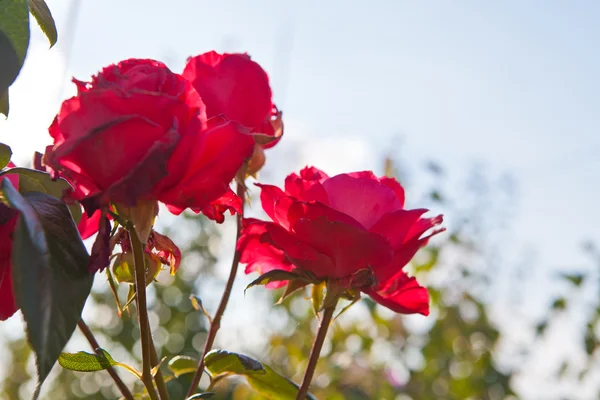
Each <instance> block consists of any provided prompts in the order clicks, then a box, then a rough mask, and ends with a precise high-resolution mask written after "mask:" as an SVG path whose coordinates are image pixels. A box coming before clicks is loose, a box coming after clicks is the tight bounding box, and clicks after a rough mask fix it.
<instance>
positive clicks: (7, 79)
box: [0, 0, 29, 116]
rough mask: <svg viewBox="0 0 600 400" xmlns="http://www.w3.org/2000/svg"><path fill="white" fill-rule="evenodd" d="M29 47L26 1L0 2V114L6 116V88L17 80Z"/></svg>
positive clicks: (4, 0)
mask: <svg viewBox="0 0 600 400" xmlns="http://www.w3.org/2000/svg"><path fill="white" fill-rule="evenodd" d="M28 46H29V11H28V1H27V0H2V1H0V60H2V62H1V63H0V113H2V114H4V115H6V116H8V87H9V86H10V85H11V84H12V83H13V82H14V81H15V79H17V76H18V75H19V71H20V70H21V67H22V66H23V62H24V61H25V54H27V47H28Z"/></svg>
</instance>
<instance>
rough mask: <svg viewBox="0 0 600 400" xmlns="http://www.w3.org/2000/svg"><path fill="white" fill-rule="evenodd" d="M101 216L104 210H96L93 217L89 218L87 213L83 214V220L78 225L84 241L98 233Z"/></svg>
mask: <svg viewBox="0 0 600 400" xmlns="http://www.w3.org/2000/svg"><path fill="white" fill-rule="evenodd" d="M101 216H102V210H96V211H95V212H94V214H92V216H91V217H88V215H87V213H86V212H84V213H82V215H81V220H80V221H79V223H78V224H77V230H78V231H79V234H80V235H81V238H82V239H84V240H85V239H87V238H89V237H90V236H92V235H94V234H96V232H98V226H99V225H100V217H101Z"/></svg>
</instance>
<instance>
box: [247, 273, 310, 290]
mask: <svg viewBox="0 0 600 400" xmlns="http://www.w3.org/2000/svg"><path fill="white" fill-rule="evenodd" d="M281 281H300V282H301V283H304V284H309V283H317V282H318V281H317V280H316V279H315V277H314V276H310V273H308V272H306V273H299V272H289V271H283V270H280V269H274V270H271V271H269V272H266V273H264V274H262V275H261V276H259V277H258V278H256V279H255V280H253V281H252V282H250V283H249V284H248V286H246V289H245V290H248V289H249V288H251V287H252V286H258V285H266V284H268V283H271V282H281ZM288 285H289V284H288ZM300 287H301V286H300ZM294 290H295V289H294Z"/></svg>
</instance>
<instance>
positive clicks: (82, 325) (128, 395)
mask: <svg viewBox="0 0 600 400" xmlns="http://www.w3.org/2000/svg"><path fill="white" fill-rule="evenodd" d="M77 326H78V327H79V330H80V331H81V333H83V335H84V336H85V338H86V339H87V341H88V342H89V343H90V346H91V347H92V350H94V351H95V352H96V354H98V355H101V354H100V352H99V351H98V349H99V348H100V345H99V344H98V341H97V340H96V338H95V337H94V334H93V333H92V331H91V330H90V328H89V326H87V324H86V323H85V322H84V321H83V319H80V320H79V322H78V323H77ZM106 371H108V374H109V375H110V377H111V378H112V379H113V381H115V383H116V385H117V387H118V388H119V391H120V392H121V394H122V395H123V397H124V398H125V399H126V400H133V395H132V394H131V392H130V391H129V389H128V388H127V386H125V383H123V381H122V380H121V378H120V377H119V374H118V373H117V371H115V369H114V368H113V367H112V366H110V365H109V366H108V368H106Z"/></svg>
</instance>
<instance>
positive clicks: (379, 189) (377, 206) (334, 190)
mask: <svg viewBox="0 0 600 400" xmlns="http://www.w3.org/2000/svg"><path fill="white" fill-rule="evenodd" d="M323 187H324V188H325V191H326V192H327V196H328V198H329V204H330V205H331V207H332V208H334V209H336V210H339V211H341V212H343V213H345V214H348V215H350V216H352V217H353V218H354V219H356V220H357V221H358V222H360V223H361V224H362V225H363V226H364V227H365V228H367V229H369V228H371V227H372V226H373V225H375V223H377V221H379V220H380V219H381V217H382V216H383V215H385V214H387V213H388V212H392V211H396V210H401V209H402V203H401V202H400V201H399V200H398V198H397V197H396V194H395V193H394V191H393V190H391V189H390V188H389V187H387V186H385V185H382V184H381V183H379V181H378V180H377V179H370V178H366V177H357V178H354V177H352V176H350V175H348V174H341V175H337V176H334V177H333V178H329V179H327V180H325V181H324V182H323Z"/></svg>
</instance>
